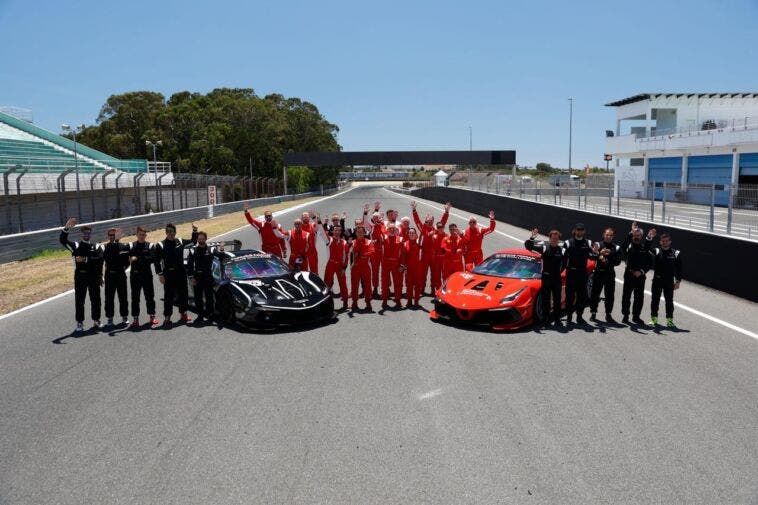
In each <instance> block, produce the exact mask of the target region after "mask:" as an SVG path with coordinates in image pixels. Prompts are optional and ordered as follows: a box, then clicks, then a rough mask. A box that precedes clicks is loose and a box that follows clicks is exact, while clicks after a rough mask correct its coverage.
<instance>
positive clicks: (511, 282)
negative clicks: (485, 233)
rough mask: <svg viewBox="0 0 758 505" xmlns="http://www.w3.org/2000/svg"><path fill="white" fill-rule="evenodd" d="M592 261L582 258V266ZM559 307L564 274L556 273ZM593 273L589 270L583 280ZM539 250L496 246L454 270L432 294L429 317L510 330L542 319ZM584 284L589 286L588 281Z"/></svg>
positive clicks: (592, 264) (591, 266)
mask: <svg viewBox="0 0 758 505" xmlns="http://www.w3.org/2000/svg"><path fill="white" fill-rule="evenodd" d="M594 268H595V262H594V261H593V260H589V261H588V262H587V271H588V273H589V272H591V271H592V270H593V269H594ZM561 278H562V279H561V280H562V284H563V289H562V291H561V309H563V308H564V307H565V300H566V275H565V272H564V273H563V274H562V276H561ZM591 278H592V276H591V275H588V279H591ZM541 284H542V261H541V260H540V255H539V254H537V253H535V252H532V251H527V250H526V249H506V250H503V251H498V252H497V253H495V254H493V255H492V256H490V257H488V258H487V259H485V260H484V261H483V262H482V263H480V264H479V265H477V266H476V267H474V269H473V270H472V271H470V272H457V273H455V274H453V275H451V276H450V277H448V279H447V280H446V281H445V282H444V283H443V284H442V287H441V288H440V289H438V290H437V293H436V295H437V296H436V298H435V299H434V301H433V302H434V310H432V312H431V313H430V317H431V318H432V319H435V320H437V319H447V320H450V321H454V322H458V323H464V324H471V325H475V326H486V327H489V328H491V329H493V330H515V329H517V328H522V327H524V326H527V325H529V324H532V323H534V322H537V321H540V320H542V317H543V314H542V303H541V296H542V295H541V294H540V287H541ZM588 289H589V285H588Z"/></svg>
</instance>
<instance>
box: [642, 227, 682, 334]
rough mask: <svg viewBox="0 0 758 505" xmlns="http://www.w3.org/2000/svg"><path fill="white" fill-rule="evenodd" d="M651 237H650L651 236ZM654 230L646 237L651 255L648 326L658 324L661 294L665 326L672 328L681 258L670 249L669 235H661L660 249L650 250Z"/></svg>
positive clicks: (679, 281) (680, 278) (675, 251)
mask: <svg viewBox="0 0 758 505" xmlns="http://www.w3.org/2000/svg"><path fill="white" fill-rule="evenodd" d="M651 235H652V236H651ZM655 235H656V231H655V228H653V229H652V230H650V234H649V235H648V239H647V242H648V248H649V249H650V251H651V253H652V254H653V285H652V287H651V291H652V297H651V300H650V324H651V325H653V326H656V325H657V324H658V306H659V305H660V303H661V292H663V298H664V299H665V300H666V326H668V327H669V328H674V327H675V325H674V290H676V289H679V285H680V284H681V282H682V256H681V254H680V252H679V251H678V250H677V249H674V248H673V247H671V235H669V234H668V233H662V234H661V237H660V244H659V245H660V247H656V248H652V247H650V243H651V242H652V239H653V238H655Z"/></svg>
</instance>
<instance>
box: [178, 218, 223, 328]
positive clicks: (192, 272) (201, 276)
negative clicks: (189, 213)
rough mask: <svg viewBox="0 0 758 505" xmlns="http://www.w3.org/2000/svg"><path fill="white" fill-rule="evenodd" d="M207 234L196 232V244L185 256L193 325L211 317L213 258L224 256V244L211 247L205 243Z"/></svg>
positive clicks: (212, 304)
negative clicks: (193, 300) (192, 300)
mask: <svg viewBox="0 0 758 505" xmlns="http://www.w3.org/2000/svg"><path fill="white" fill-rule="evenodd" d="M207 240H208V235H207V234H206V233H205V232H204V231H199V232H197V244H196V245H194V246H193V247H191V248H190V251H189V255H188V256H187V275H189V277H190V279H191V281H192V290H193V294H194V297H195V310H197V319H195V325H197V326H201V325H202V324H203V318H205V319H206V320H210V319H212V318H213V306H214V293H213V272H212V269H213V258H221V257H223V256H224V245H223V244H220V245H219V246H218V247H211V246H209V245H207Z"/></svg>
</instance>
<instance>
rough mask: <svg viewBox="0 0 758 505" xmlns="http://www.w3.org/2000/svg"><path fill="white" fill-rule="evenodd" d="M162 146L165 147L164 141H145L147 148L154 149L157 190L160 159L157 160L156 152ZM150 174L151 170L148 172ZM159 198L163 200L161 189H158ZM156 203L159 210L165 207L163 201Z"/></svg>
mask: <svg viewBox="0 0 758 505" xmlns="http://www.w3.org/2000/svg"><path fill="white" fill-rule="evenodd" d="M162 145H163V141H162V140H158V141H155V142H153V141H151V140H146V141H145V146H147V147H152V148H153V170H154V171H155V187H156V188H158V158H157V155H156V152H155V151H156V149H158V146H162ZM148 173H150V170H148ZM157 196H158V198H160V199H161V200H162V195H161V194H160V189H158V192H157ZM156 203H157V204H158V210H160V209H161V208H162V207H163V205H161V204H162V203H163V202H162V201H158V202H156Z"/></svg>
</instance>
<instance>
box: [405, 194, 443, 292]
mask: <svg viewBox="0 0 758 505" xmlns="http://www.w3.org/2000/svg"><path fill="white" fill-rule="evenodd" d="M450 207H451V205H450V203H449V202H448V203H446V204H445V213H444V214H442V218H441V219H440V222H439V223H438V224H441V225H442V233H443V234H444V233H445V225H446V224H447V219H448V217H449V216H450ZM411 209H413V221H414V222H415V223H416V226H417V227H418V234H419V239H420V240H419V241H420V245H421V259H420V261H419V272H418V276H419V279H421V286H420V287H419V290H420V292H422V293H423V291H424V290H425V289H426V278H427V276H428V275H429V274H430V273H431V277H432V278H431V281H430V282H431V287H432V293H434V292H435V291H436V289H437V288H438V287H440V283H439V281H438V282H436V283H435V279H439V278H440V275H441V270H438V271H436V275H435V269H434V267H433V264H434V262H435V256H436V252H437V250H438V249H439V247H438V246H439V243H435V236H436V235H437V230H436V229H435V227H434V217H433V216H432V215H431V214H427V216H426V219H425V221H424V222H423V223H422V222H421V218H420V217H419V215H418V212H417V211H416V202H411ZM439 266H440V268H441V264H440V265H439Z"/></svg>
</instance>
